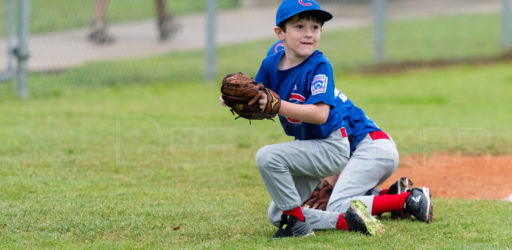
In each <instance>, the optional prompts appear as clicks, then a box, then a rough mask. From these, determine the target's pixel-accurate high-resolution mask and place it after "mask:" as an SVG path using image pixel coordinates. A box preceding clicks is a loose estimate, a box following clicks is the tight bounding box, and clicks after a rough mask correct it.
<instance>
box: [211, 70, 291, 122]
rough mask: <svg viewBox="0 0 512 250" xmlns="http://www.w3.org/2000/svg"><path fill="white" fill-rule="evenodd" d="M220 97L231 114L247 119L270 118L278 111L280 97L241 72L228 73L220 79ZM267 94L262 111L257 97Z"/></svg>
mask: <svg viewBox="0 0 512 250" xmlns="http://www.w3.org/2000/svg"><path fill="white" fill-rule="evenodd" d="M220 91H221V93H222V99H223V100H224V102H225V103H226V105H227V106H228V107H230V108H231V112H232V113H233V114H235V113H236V114H237V115H238V117H236V118H235V119H237V118H239V117H243V118H246V119H249V120H262V119H272V118H273V117H274V116H276V115H277V113H278V112H279V108H280V107H281V98H280V97H279V95H278V94H277V93H276V92H274V91H273V90H271V89H269V88H265V86H263V84H261V83H257V82H255V81H254V79H252V78H251V77H249V76H247V75H245V74H243V73H241V72H240V73H235V74H228V75H226V76H225V77H224V79H222V86H221V88H220ZM263 94H267V102H266V105H265V108H264V110H263V112H262V111H261V109H260V104H259V99H260V98H261V96H262V95H263Z"/></svg>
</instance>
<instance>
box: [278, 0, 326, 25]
mask: <svg viewBox="0 0 512 250" xmlns="http://www.w3.org/2000/svg"><path fill="white" fill-rule="evenodd" d="M305 11H311V12H314V13H315V15H318V17H319V18H320V19H321V20H322V21H323V22H327V21H329V20H331V19H332V14H331V13H329V12H327V11H325V10H322V9H321V8H320V5H319V4H318V3H317V2H316V1H315V0H284V1H283V2H282V3H281V5H279V8H278V9H277V13H276V26H279V24H281V23H282V22H283V21H285V20H286V19H288V18H290V17H292V16H295V15H297V14H299V13H301V12H305Z"/></svg>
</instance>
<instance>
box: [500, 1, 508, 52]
mask: <svg viewBox="0 0 512 250" xmlns="http://www.w3.org/2000/svg"><path fill="white" fill-rule="evenodd" d="M502 8H503V10H502V17H501V22H502V24H501V43H502V45H503V48H504V49H509V48H510V0H502Z"/></svg>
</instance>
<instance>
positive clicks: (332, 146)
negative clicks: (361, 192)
mask: <svg viewBox="0 0 512 250" xmlns="http://www.w3.org/2000/svg"><path fill="white" fill-rule="evenodd" d="M331 18H332V15H331V14H330V13H329V12H327V11H324V10H322V9H321V8H320V6H319V5H318V4H317V3H316V2H315V1H313V0H284V1H283V2H282V3H281V5H280V6H279V8H278V10H277V14H276V27H275V28H274V31H275V33H276V35H277V36H278V38H279V39H280V40H281V41H282V42H283V47H284V50H283V51H281V52H278V53H276V54H275V55H272V56H269V57H267V58H265V59H264V60H263V62H262V64H261V67H260V69H259V71H258V74H257V75H256V78H255V80H256V81H257V82H261V83H263V84H264V85H265V87H266V88H270V89H272V90H274V91H275V92H276V93H277V94H279V96H280V97H281V108H280V110H279V113H278V114H279V120H280V122H281V125H282V127H283V129H284V131H285V133H286V134H287V135H289V136H294V137H295V139H296V140H295V141H292V142H285V143H280V144H275V145H268V146H265V147H263V148H261V149H260V150H259V151H258V153H257V154H256V164H257V165H258V169H259V171H260V174H261V176H262V178H263V182H264V183H265V186H266V187H267V190H268V192H269V194H270V196H271V197H272V203H271V208H272V207H275V208H276V209H278V210H279V214H280V223H279V224H280V225H279V229H278V231H277V232H276V233H275V234H274V238H282V237H292V236H307V235H311V234H313V231H312V229H311V225H310V223H309V222H308V221H307V220H306V218H305V216H304V213H303V210H302V208H301V207H300V204H301V203H302V202H303V201H305V200H306V199H307V198H308V197H309V195H310V194H311V191H312V190H313V189H314V188H315V187H316V185H317V184H318V183H319V182H320V181H321V180H322V179H323V178H324V177H327V176H331V175H334V174H337V173H339V172H340V171H341V170H342V169H343V167H344V166H345V165H346V163H347V161H348V158H349V156H350V146H349V142H348V139H347V135H346V131H345V128H344V126H345V123H344V121H343V112H344V111H343V109H342V106H341V105H340V102H339V101H337V100H336V95H335V87H334V81H333V73H332V67H331V65H330V63H329V61H328V60H327V58H326V57H325V56H324V55H323V54H322V53H321V52H320V51H318V50H317V47H318V42H319V40H320V33H321V31H322V25H323V24H324V22H326V21H328V20H330V19H331ZM266 99H267V98H266V95H263V97H262V98H261V99H260V106H261V108H262V110H263V108H264V105H265V103H266ZM310 210H312V209H310ZM324 213H325V212H324ZM336 215H337V216H339V219H340V220H341V221H343V222H344V223H345V224H344V225H346V226H347V228H348V229H350V230H352V231H361V232H364V233H369V234H372V235H375V234H377V233H379V232H381V231H382V225H381V224H380V223H379V222H378V221H377V220H375V219H374V218H373V217H371V216H370V214H369V213H368V212H367V211H366V208H365V207H364V204H362V203H361V202H359V203H358V202H353V203H351V204H350V207H349V208H348V210H347V211H346V213H345V214H344V215H340V214H339V213H336Z"/></svg>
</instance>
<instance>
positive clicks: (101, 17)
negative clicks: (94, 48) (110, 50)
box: [88, 0, 114, 44]
mask: <svg viewBox="0 0 512 250" xmlns="http://www.w3.org/2000/svg"><path fill="white" fill-rule="evenodd" d="M107 6H108V0H96V1H95V5H94V15H93V20H92V23H91V28H90V32H89V36H88V38H89V41H91V42H92V43H95V44H109V43H112V42H113V41H114V38H113V37H112V36H111V35H110V34H109V33H108V31H107V22H106V13H107Z"/></svg>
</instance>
